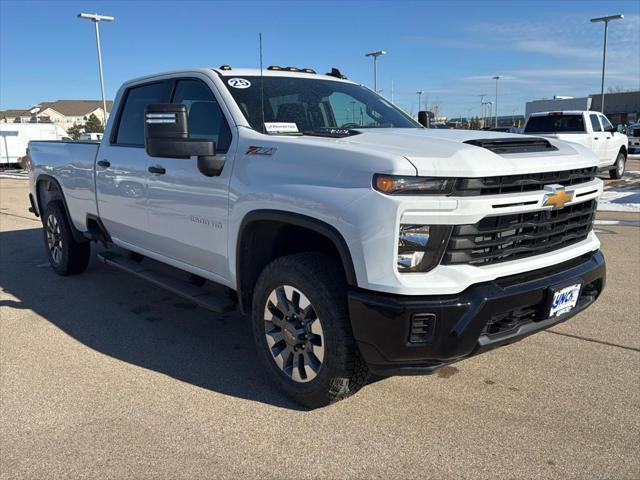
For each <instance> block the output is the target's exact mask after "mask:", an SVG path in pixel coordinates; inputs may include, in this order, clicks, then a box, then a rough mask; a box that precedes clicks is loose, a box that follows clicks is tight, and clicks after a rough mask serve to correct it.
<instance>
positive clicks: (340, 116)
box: [222, 76, 420, 136]
mask: <svg viewBox="0 0 640 480" xmlns="http://www.w3.org/2000/svg"><path fill="white" fill-rule="evenodd" d="M222 79H223V81H224V83H225V85H226V86H227V88H228V89H229V92H230V93H231V95H232V96H233V98H234V99H235V101H236V103H237V104H238V105H239V106H240V109H241V110H242V112H243V113H244V115H245V117H246V118H247V120H248V121H249V123H250V124H251V127H252V128H253V129H254V130H257V131H259V132H262V131H263V126H262V113H261V109H260V106H261V95H260V77H259V76H251V77H241V78H240V77H235V78H228V77H222ZM263 81H264V123H265V130H264V131H266V132H267V133H278V131H277V130H274V129H276V128H281V130H280V133H290V134H296V133H302V134H305V135H323V136H326V135H330V136H333V135H334V134H337V135H338V136H339V135H348V134H349V132H348V130H349V129H354V128H420V125H419V124H418V123H416V122H415V121H413V120H412V119H411V118H410V117H409V116H408V115H405V114H404V113H402V112H401V111H400V110H398V109H397V108H396V107H394V106H393V105H392V104H391V103H389V102H387V101H386V100H385V99H383V98H382V97H379V96H378V95H375V94H374V93H373V92H372V91H370V90H368V89H367V88H365V87H362V86H360V85H355V84H352V83H346V82H336V81H332V80H320V79H317V78H308V79H307V78H294V77H269V76H265V77H263ZM334 129H340V131H338V132H336V131H335V130H334Z"/></svg>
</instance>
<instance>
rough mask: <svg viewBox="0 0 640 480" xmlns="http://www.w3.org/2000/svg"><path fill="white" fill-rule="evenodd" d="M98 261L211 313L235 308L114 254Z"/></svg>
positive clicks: (230, 302)
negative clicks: (167, 291)
mask: <svg viewBox="0 0 640 480" xmlns="http://www.w3.org/2000/svg"><path fill="white" fill-rule="evenodd" d="M98 259H99V260H100V261H102V262H104V263H105V264H106V265H111V266H112V267H116V268H118V269H120V270H122V271H125V272H127V273H131V274H133V275H135V276H136V277H139V278H142V279H143V280H147V281H148V282H151V283H153V284H154V285H157V286H158V287H162V288H164V289H166V290H169V291H170V292H172V293H175V294H176V295H179V296H181V297H183V298H185V299H187V300H189V301H190V302H193V303H195V304H197V305H199V306H201V307H203V308H206V309H208V310H211V311H213V312H216V313H226V312H231V311H233V310H235V308H236V304H235V302H234V301H233V300H231V299H229V298H225V297H221V296H216V295H214V294H212V293H210V292H207V291H206V290H203V289H202V288H200V287H197V286H196V285H194V284H192V283H189V282H187V281H184V280H180V279H179V278H176V277H172V276H170V275H166V274H163V273H161V272H158V271H155V270H153V269H152V268H150V267H148V266H145V265H142V264H140V263H138V262H135V261H133V260H131V259H129V258H126V257H123V256H122V255H119V254H118V253H116V252H110V251H106V252H101V253H99V254H98Z"/></svg>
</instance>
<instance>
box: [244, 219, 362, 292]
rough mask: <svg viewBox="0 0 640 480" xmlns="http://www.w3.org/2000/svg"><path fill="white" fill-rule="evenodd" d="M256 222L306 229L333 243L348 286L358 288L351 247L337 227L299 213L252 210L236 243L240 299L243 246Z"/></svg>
mask: <svg viewBox="0 0 640 480" xmlns="http://www.w3.org/2000/svg"><path fill="white" fill-rule="evenodd" d="M256 221H274V222H281V223H286V224H290V225H295V226H297V227H302V228H306V229H308V230H311V231H313V232H316V233H318V234H320V235H323V236H324V237H326V238H327V239H328V240H329V241H330V242H331V243H333V245H334V247H335V249H336V251H337V252H338V255H339V256H340V263H341V264H342V268H343V269H344V272H345V277H346V280H347V284H348V285H351V286H357V284H358V281H357V277H356V272H355V268H354V265H353V259H352V257H351V252H350V250H349V246H348V245H347V242H346V241H345V239H344V237H343V236H342V234H341V233H340V232H339V231H338V230H337V229H336V228H335V227H333V226H332V225H329V224H328V223H326V222H324V221H322V220H318V219H317V218H313V217H309V216H307V215H303V214H299V213H294V212H287V211H284V210H252V211H251V212H249V213H247V214H246V215H245V216H244V218H243V219H242V222H241V223H240V228H239V230H238V237H237V243H236V246H237V248H236V260H235V261H236V288H237V292H238V298H239V299H242V298H243V292H242V280H241V275H242V269H241V265H240V260H241V255H242V253H243V252H242V245H243V243H244V242H245V238H244V236H245V231H246V229H247V227H248V226H249V225H250V224H252V223H254V222H256ZM241 303H242V302H241Z"/></svg>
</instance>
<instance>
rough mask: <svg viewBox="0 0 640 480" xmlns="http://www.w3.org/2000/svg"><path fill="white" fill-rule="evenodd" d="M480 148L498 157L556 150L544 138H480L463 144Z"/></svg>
mask: <svg viewBox="0 0 640 480" xmlns="http://www.w3.org/2000/svg"><path fill="white" fill-rule="evenodd" d="M464 143H466V144H469V145H474V146H476V147H480V148H486V149H487V150H491V151H492V152H493V153H497V154H500V155H503V154H507V153H534V152H552V151H554V150H558V149H557V148H556V147H554V146H553V145H551V143H549V141H548V140H547V139H545V138H540V137H530V138H481V139H478V140H467V141H466V142H464Z"/></svg>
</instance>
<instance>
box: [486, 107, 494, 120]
mask: <svg viewBox="0 0 640 480" xmlns="http://www.w3.org/2000/svg"><path fill="white" fill-rule="evenodd" d="M486 103H487V117H488V118H489V125H491V110H492V109H493V102H486Z"/></svg>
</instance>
